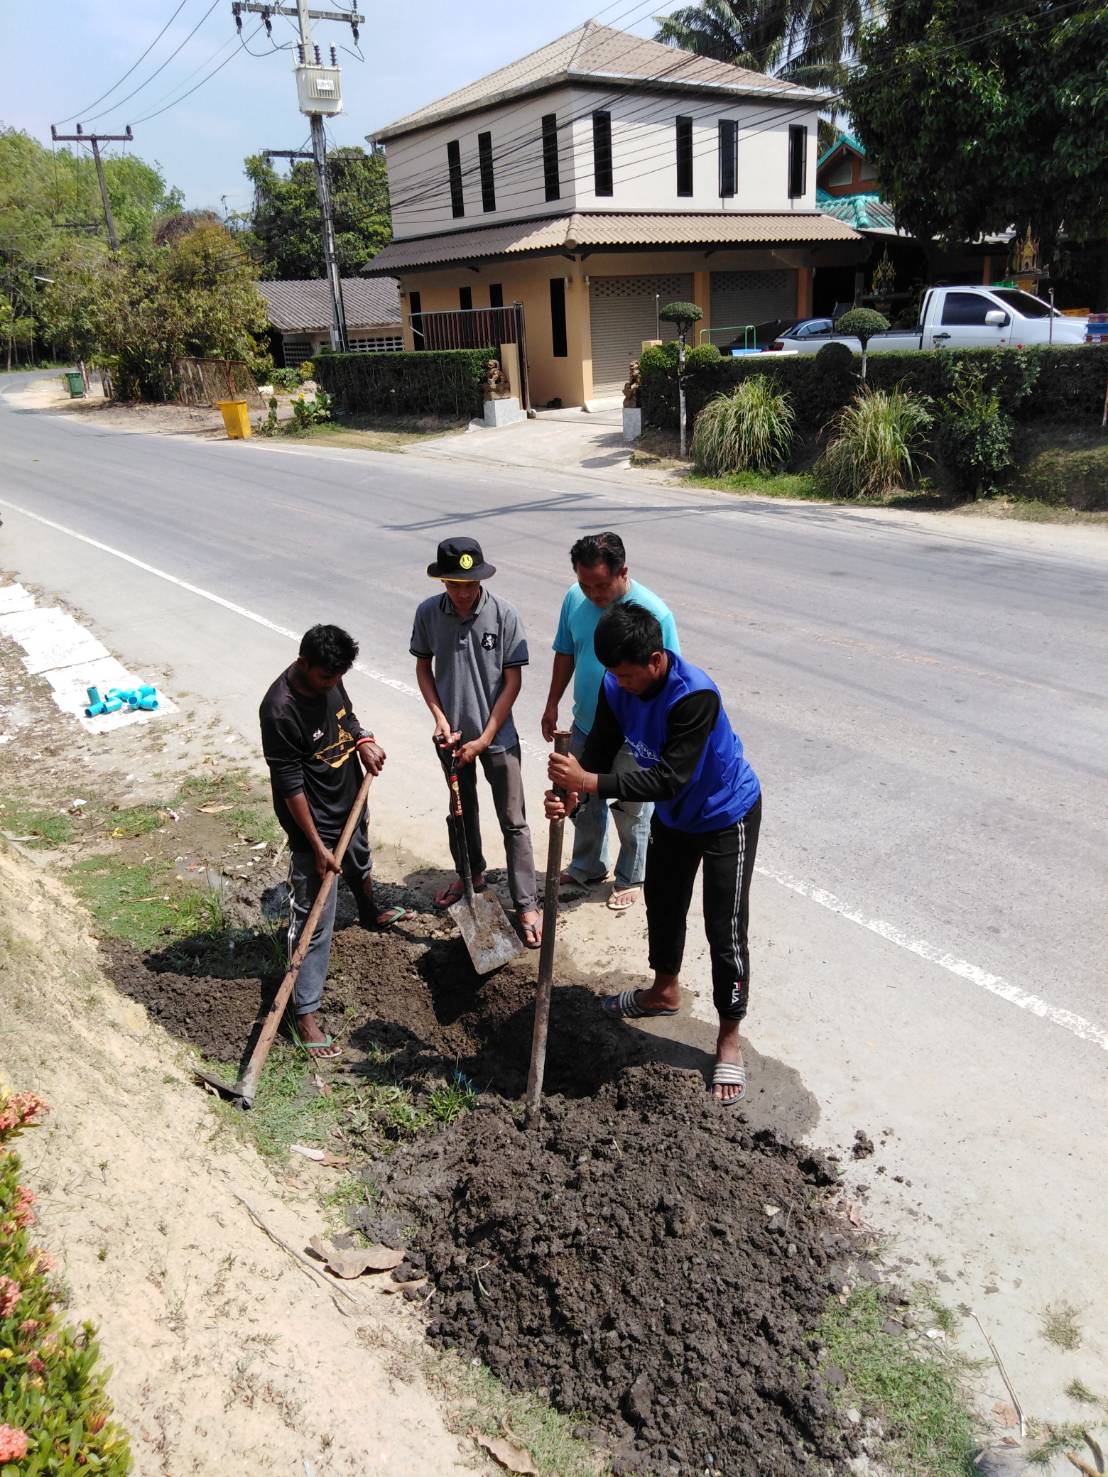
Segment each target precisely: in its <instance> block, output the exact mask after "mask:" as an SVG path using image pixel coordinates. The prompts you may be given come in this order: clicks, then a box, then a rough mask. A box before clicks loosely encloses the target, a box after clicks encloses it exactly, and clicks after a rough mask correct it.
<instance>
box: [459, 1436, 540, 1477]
mask: <svg viewBox="0 0 1108 1477" xmlns="http://www.w3.org/2000/svg"><path fill="white" fill-rule="evenodd" d="M470 1434H471V1435H472V1437H473V1439H474V1441H476V1443H477V1445H478V1446H483V1447H484V1448H485V1450H486V1451H487V1452H488V1454H489V1456H491V1457H492V1458H493V1459H494V1460H495V1461H498V1462H499V1463H500V1465H501V1466H502V1467H505V1468H506V1469H507V1470H508V1471H509V1472H518V1473H521V1474H524V1477H527V1474H529V1473H533V1474H534V1477H538V1471H539V1469H538V1467H536V1466H535V1464H534V1462H533V1461H532V1460H531V1458H530V1457H529V1456H528V1455H527V1453H526V1452H525V1451H524V1449H523V1447H522V1446H516V1444H515V1442H513V1441H505V1440H504V1438H503V1437H502V1436H482V1435H481V1433H480V1432H479V1431H473V1432H471V1433H470Z"/></svg>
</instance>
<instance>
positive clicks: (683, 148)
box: [677, 118, 693, 195]
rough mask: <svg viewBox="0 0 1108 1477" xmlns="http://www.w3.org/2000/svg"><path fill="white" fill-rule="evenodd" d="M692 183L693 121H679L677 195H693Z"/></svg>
mask: <svg viewBox="0 0 1108 1477" xmlns="http://www.w3.org/2000/svg"><path fill="white" fill-rule="evenodd" d="M692 192H693V183H692V119H691V118H678V120H677V193H678V194H679V195H691V194H692Z"/></svg>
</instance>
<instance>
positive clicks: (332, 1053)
mask: <svg viewBox="0 0 1108 1477" xmlns="http://www.w3.org/2000/svg"><path fill="white" fill-rule="evenodd" d="M300 1045H301V1046H302V1047H303V1048H304V1050H305V1051H306V1052H307V1053H308V1055H309V1056H312V1057H314V1058H315V1060H316V1061H317V1062H333V1061H337V1060H338V1058H339V1057H340V1056H342V1047H341V1046H340V1045H339V1044H338V1042H337V1041H336V1040H335V1038H334V1037H333V1036H325V1037H324V1038H323V1040H322V1041H301V1043H300Z"/></svg>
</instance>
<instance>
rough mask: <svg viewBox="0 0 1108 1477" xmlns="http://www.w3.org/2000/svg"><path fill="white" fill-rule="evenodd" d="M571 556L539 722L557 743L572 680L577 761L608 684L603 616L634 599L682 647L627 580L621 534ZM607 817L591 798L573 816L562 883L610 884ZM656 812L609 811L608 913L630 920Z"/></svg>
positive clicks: (643, 805) (665, 617)
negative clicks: (615, 839) (612, 835)
mask: <svg viewBox="0 0 1108 1477" xmlns="http://www.w3.org/2000/svg"><path fill="white" fill-rule="evenodd" d="M569 557H570V562H571V563H572V565H573V569H574V572H575V574H576V575H577V583H576V584H573V585H571V586H570V587H569V589H568V590H567V591H566V597H565V599H564V600H563V601H562V610H561V615H560V616H559V618H558V630H557V632H556V633H555V636H554V670H553V672H552V673H551V677H550V693H549V695H548V697H547V699H546V709H545V711H544V713H543V715H542V736H543V738H544V739H545V740H546V741H547V743H550V742H551V741H552V740H553V738H554V730H555V729H556V728H557V726H558V704H559V702H560V701H561V698H562V694H563V693H564V692H565V690H566V688H567V687H568V686H569V682H570V678H571V677H572V679H573V729H572V732H571V736H570V753H571V754H573V756H574V757H575V758H577V759H579V758H580V757H581V755H582V753H583V752H584V748H585V740H586V739H587V738H588V736H589V730H590V729H591V728H592V725H593V717H594V716H595V713H596V700H597V697H598V696H599V694H600V684H601V682H602V681H603V680H604V668H603V666H602V665H601V663H600V661H599V660H598V659H597V655H596V651H595V650H594V648H593V634H594V633H595V631H596V627H597V623H598V622H599V620H600V617H601V616H602V615H603V614H604V612H605V611H606V610H607V609H609V607H610V606H613V605H618V604H619V603H620V602H622V601H624V600H633V601H634V602H635V603H636V604H637V605H642V606H645V607H646V609H647V610H649V611H650V612H651V614H652V615H654V616H655V617H656V618H657V620H658V624H659V625H660V626H661V628H662V637H663V640H664V642H665V645H666V649H667V650H669V651H672V652H676V653H677V654H678V655H679V654H680V651H681V647H680V645H679V643H678V640H677V626H676V624H675V623H674V619H673V616H672V615H671V614H670V612H669V609H668V608H667V606H666V605H665V604H663V602H662V601H661V600H659V599H658V597H657V595H654V594H652V593H651V592H650V591H649V590H648V589H646V587H645V586H644V585H640V584H637V583H636V582H635V581H634V580H633V579H632V578H631V577H630V575H629V574H628V573H627V554H626V551H625V549H624V547H623V540H622V539H621V538H620V536H619V534H618V533H590V534H586V535H585V537H584V538H580V539H578V540H577V542H576V543H575V544H574V546H573V548H572V549H570V551H569ZM637 768H638V766H637V765H636V763H635V760H634V758H633V757H632V755H631V752H630V750H629V749H628V748H626V747H624V748H623V749H621V750H620V752H619V754H618V755H617V756H616V760H615V763H614V765H613V766H612V772H613V773H619V772H620V771H621V770H627V769H637ZM608 810H609V806H608V803H607V801H605V800H601V799H600V798H598V797H597V796H593V797H592V798H591V800H590V801H589V803H588V804H587V805H583V806H582V807H581V808H580V810H579V811H578V812H577V814H576V816H575V817H574V826H575V827H576V831H575V835H574V841H573V859H572V861H571V862H570V864H569V866H568V867H567V869H566V870H565V871H564V872H563V873H562V877H561V880H562V882H563V883H565V884H572V885H574V886H576V887H591V886H595V885H596V884H597V883H600V882H603V881H604V879H605V878H606V877H607V875H608V864H607V861H606V859H605V854H604V848H605V841H606V839H607V831H608ZM653 810H654V807H653V805H651V804H650V803H649V802H646V801H641V802H635V801H629V800H616V801H615V802H614V803H613V804H612V806H611V812H612V820H613V822H614V823H615V828H616V833H617V835H618V836H619V855H618V856H617V858H616V880H615V885H614V886H613V888H612V891H611V893H610V894H609V897H608V907H609V908H611V910H612V911H613V912H615V913H625V912H626V911H627V909H628V908H630V907H632V906H633V905H634V903H635V899H636V898H637V897H638V894H639V891H640V890H641V888H642V883H643V877H644V875H645V872H646V847H647V842H648V841H649V839H650V817H651V814H652V813H653Z"/></svg>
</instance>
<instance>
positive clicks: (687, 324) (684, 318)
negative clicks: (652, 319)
mask: <svg viewBox="0 0 1108 1477" xmlns="http://www.w3.org/2000/svg"><path fill="white" fill-rule="evenodd" d="M703 317H704V312H703V309H701V308H698V307H697V306H696V304H695V303H666V305H665V307H664V308H659V310H658V318H659V319H660V321H661V322H662V323H672V324H673V325H674V327H675V328H676V329H677V331H678V333H688V331H689V329H690V328H691V327H692V326H693V324H694V323H699V322H700V320H701V318H703Z"/></svg>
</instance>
